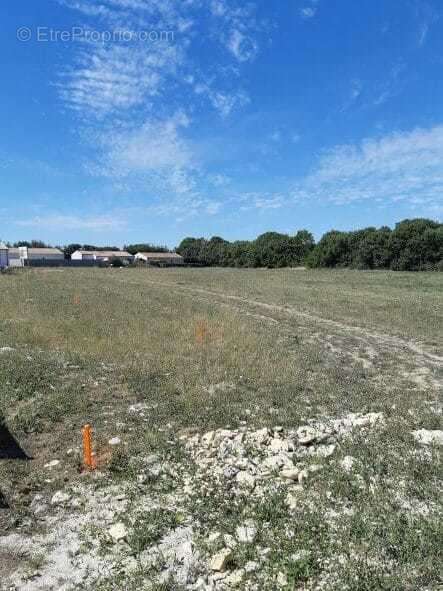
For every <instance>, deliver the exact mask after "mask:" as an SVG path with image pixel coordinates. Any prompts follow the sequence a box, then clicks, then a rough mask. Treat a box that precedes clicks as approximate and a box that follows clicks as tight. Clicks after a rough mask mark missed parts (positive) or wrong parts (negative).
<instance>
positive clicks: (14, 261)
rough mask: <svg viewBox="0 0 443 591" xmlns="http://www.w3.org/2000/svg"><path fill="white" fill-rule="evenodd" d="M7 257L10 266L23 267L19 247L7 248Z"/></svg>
mask: <svg viewBox="0 0 443 591" xmlns="http://www.w3.org/2000/svg"><path fill="white" fill-rule="evenodd" d="M8 259H9V260H8V264H9V266H10V267H23V263H24V259H23V258H22V253H21V252H20V249H19V248H10V249H9V250H8Z"/></svg>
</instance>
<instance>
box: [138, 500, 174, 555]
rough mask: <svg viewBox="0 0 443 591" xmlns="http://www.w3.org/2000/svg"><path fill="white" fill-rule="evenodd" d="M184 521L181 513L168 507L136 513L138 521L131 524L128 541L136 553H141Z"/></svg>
mask: <svg viewBox="0 0 443 591" xmlns="http://www.w3.org/2000/svg"><path fill="white" fill-rule="evenodd" d="M181 522H182V517H181V515H180V514H178V513H176V512H174V511H169V510H167V509H153V510H152V511H148V512H146V513H139V514H138V515H136V521H135V523H134V524H133V525H132V526H131V527H132V529H131V533H130V535H129V537H128V543H129V545H130V546H131V548H132V550H133V551H134V552H135V554H140V552H143V550H145V549H146V548H148V547H149V546H151V545H152V544H154V543H155V542H158V541H159V540H160V539H161V538H162V537H163V535H164V534H165V533H166V532H167V531H169V530H170V529H174V528H176V527H177V526H178V525H180V523H181Z"/></svg>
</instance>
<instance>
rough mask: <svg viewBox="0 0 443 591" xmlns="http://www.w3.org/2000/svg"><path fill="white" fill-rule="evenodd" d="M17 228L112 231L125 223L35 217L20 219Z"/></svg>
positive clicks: (98, 218) (108, 219) (58, 216)
mask: <svg viewBox="0 0 443 591" xmlns="http://www.w3.org/2000/svg"><path fill="white" fill-rule="evenodd" d="M15 223H16V225H17V226H23V227H31V228H32V227H35V228H56V229H61V230H96V231H102V230H114V229H117V228H121V227H123V226H125V225H126V222H125V221H123V220H121V219H116V218H115V217H107V216H98V217H77V216H71V215H61V214H60V215H50V216H44V217H40V216H35V217H33V218H30V219H20V220H17V221H16V222H15Z"/></svg>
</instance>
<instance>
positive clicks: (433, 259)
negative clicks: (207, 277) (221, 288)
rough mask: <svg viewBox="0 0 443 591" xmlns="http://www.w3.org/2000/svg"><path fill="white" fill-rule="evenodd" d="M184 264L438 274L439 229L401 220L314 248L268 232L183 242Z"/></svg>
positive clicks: (330, 235)
mask: <svg viewBox="0 0 443 591" xmlns="http://www.w3.org/2000/svg"><path fill="white" fill-rule="evenodd" d="M177 252H178V253H179V254H181V255H182V256H183V257H184V259H185V261H186V262H188V263H192V264H196V265H202V266H203V265H204V266H222V267H269V268H278V267H294V266H297V265H307V266H308V267H312V268H315V267H329V268H334V267H337V268H345V267H349V268H354V269H392V270H396V271H420V270H440V271H443V224H440V223H438V222H435V221H432V220H427V219H412V220H409V219H407V220H403V221H401V222H399V223H398V224H396V226H395V228H394V229H393V230H391V228H389V227H387V226H383V227H381V228H373V227H370V228H365V229H363V230H356V231H352V232H342V231H338V230H331V231H330V232H327V233H326V234H324V236H323V237H322V238H321V239H320V241H319V242H318V243H317V244H316V243H315V241H314V238H313V236H312V234H311V233H310V232H308V231H307V230H300V231H298V232H297V233H296V234H295V235H294V236H290V235H287V234H280V233H278V232H267V233H265V234H262V235H261V236H259V237H258V238H257V239H256V240H251V241H235V242H229V241H227V240H224V239H223V238H220V237H218V236H215V237H213V238H211V239H210V240H207V239H205V238H185V239H184V240H182V242H181V243H180V245H179V247H178V248H177Z"/></svg>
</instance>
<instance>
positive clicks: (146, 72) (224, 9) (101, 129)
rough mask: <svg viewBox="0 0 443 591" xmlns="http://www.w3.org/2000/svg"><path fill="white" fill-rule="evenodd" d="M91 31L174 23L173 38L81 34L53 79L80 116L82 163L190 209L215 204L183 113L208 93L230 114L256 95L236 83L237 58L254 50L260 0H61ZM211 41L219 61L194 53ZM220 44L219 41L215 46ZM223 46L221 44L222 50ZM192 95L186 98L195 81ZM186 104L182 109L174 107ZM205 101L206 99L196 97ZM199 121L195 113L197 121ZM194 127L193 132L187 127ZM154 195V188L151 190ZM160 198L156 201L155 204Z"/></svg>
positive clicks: (118, 187)
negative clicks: (85, 157) (87, 153)
mask: <svg viewBox="0 0 443 591" xmlns="http://www.w3.org/2000/svg"><path fill="white" fill-rule="evenodd" d="M59 1H60V2H61V3H62V4H64V5H65V6H69V7H70V8H71V9H72V10H73V11H74V14H76V15H77V16H79V17H80V19H81V20H83V21H85V24H84V23H82V22H81V23H79V24H80V25H81V26H82V28H84V29H85V30H89V31H102V32H106V31H108V32H112V33H113V34H114V33H115V32H116V31H127V32H128V31H130V32H132V33H137V32H138V33H140V32H141V31H145V32H150V31H157V32H165V31H166V32H168V31H172V32H173V33H174V38H173V40H170V39H169V40H167V41H164V40H163V41H157V42H149V41H141V40H140V39H138V40H132V41H131V42H124V41H121V40H120V41H116V40H115V36H114V37H113V39H112V40H111V41H108V42H103V40H100V41H92V40H90V39H89V40H88V41H85V40H83V41H78V42H77V43H73V44H72V45H71V47H72V48H73V61H72V63H71V64H70V65H69V66H67V67H65V68H64V69H63V71H61V72H60V75H59V77H58V81H57V84H56V87H57V89H58V92H59V95H60V97H61V99H62V101H63V104H64V106H66V107H68V108H70V109H72V110H73V111H74V112H75V113H76V114H77V117H78V120H79V121H80V127H79V129H78V130H76V132H78V133H79V136H80V137H81V138H83V139H85V141H86V143H87V144H88V145H89V146H90V147H91V148H92V150H93V152H94V153H93V154H92V155H91V157H90V159H89V161H88V163H87V165H86V170H87V171H88V172H89V173H91V174H93V175H95V176H103V177H106V178H108V179H109V180H110V182H111V183H112V188H113V191H114V193H115V194H119V193H121V192H125V193H131V192H132V193H134V194H137V196H141V195H146V196H147V197H146V199H147V200H148V199H150V200H151V201H152V200H153V199H155V198H156V197H158V198H162V199H164V200H165V201H167V206H168V207H171V203H172V204H173V205H172V206H173V207H177V209H180V207H181V210H182V211H183V205H182V206H180V205H179V204H178V203H176V199H179V200H181V203H182V204H185V205H184V206H185V207H187V208H188V209H189V211H190V212H193V211H195V208H196V207H200V208H201V209H202V211H206V212H207V213H208V214H214V213H216V211H218V206H216V205H214V203H215V202H214V201H213V200H208V199H206V198H203V197H202V195H201V194H200V191H199V188H198V187H199V183H200V181H201V180H205V181H206V183H207V180H208V179H207V178H206V179H205V178H203V177H204V171H203V170H202V168H201V166H200V165H199V162H197V161H196V155H195V153H194V150H193V148H192V144H191V142H190V141H189V140H187V139H186V131H185V129H186V127H187V126H190V125H191V122H190V120H189V118H188V117H187V115H186V113H192V114H193V118H195V117H198V109H195V106H196V105H195V102H196V101H200V102H201V101H204V103H205V104H206V105H209V106H210V107H212V108H213V109H214V110H215V112H216V113H217V114H219V115H220V116H222V117H224V118H226V117H228V116H229V115H230V114H231V113H232V112H233V111H234V110H236V109H240V108H242V107H244V106H245V105H247V104H248V103H249V101H250V99H249V96H248V95H247V94H246V92H245V91H244V90H243V89H242V88H241V87H240V86H239V79H240V76H241V67H242V65H243V64H244V63H246V62H249V61H251V60H252V59H253V58H254V57H255V56H256V54H257V52H258V47H259V44H258V41H257V38H256V36H257V35H258V34H259V33H260V32H262V29H261V28H260V26H258V24H257V21H256V19H255V16H254V14H255V7H254V4H252V3H249V4H247V5H245V4H244V3H243V2H242V1H241V0H213V1H212V2H208V1H206V0H180V1H178V0H89V1H86V0H59ZM196 31H201V32H202V34H204V35H205V39H204V42H205V44H207V45H211V46H212V50H213V49H216V51H214V55H218V56H219V58H218V60H217V63H214V62H213V61H211V63H210V64H204V65H202V63H200V62H196V61H195V55H194V53H193V51H194V47H195V46H197V48H198V49H199V50H200V46H201V43H202V39H201V35H199V36H198V35H196ZM213 46H215V47H213ZM220 47H221V48H222V49H223V51H222V52H220ZM190 89H192V91H193V93H194V95H193V96H191V100H189V90H190ZM183 104H185V105H186V107H185V108H186V112H185V111H184V110H183V111H178V109H180V108H183V107H181V105H183ZM198 106H200V105H198ZM197 123H198V122H194V121H193V122H192V125H195V124H197ZM189 135H192V130H190V133H189ZM148 196H149V197H148ZM159 207H160V206H159Z"/></svg>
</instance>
